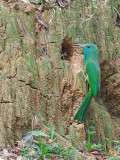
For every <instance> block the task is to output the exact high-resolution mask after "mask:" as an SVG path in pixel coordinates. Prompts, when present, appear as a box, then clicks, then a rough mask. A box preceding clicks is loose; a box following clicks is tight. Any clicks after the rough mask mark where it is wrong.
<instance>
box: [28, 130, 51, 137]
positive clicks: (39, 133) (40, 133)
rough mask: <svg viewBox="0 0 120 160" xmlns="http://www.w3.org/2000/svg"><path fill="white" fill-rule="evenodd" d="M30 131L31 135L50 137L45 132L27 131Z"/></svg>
mask: <svg viewBox="0 0 120 160" xmlns="http://www.w3.org/2000/svg"><path fill="white" fill-rule="evenodd" d="M28 133H30V134H31V135H33V136H44V137H50V136H48V135H47V134H46V133H44V132H42V131H31V132H28Z"/></svg>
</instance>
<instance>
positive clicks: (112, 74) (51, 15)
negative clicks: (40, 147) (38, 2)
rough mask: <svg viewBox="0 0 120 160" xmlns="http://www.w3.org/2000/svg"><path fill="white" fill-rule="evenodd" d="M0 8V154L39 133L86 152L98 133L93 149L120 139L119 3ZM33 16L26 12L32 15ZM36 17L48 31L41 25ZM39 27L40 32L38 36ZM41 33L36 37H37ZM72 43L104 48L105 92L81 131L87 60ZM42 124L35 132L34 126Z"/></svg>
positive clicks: (101, 57)
mask: <svg viewBox="0 0 120 160" xmlns="http://www.w3.org/2000/svg"><path fill="white" fill-rule="evenodd" d="M10 5H11V4H10V3H6V2H3V1H2V2H0V6H1V10H0V36H1V37H0V39H1V40H0V74H1V79H0V146H2V147H4V146H5V145H7V144H8V143H9V144H10V145H14V142H15V141H16V140H18V139H20V138H21V137H22V136H23V135H26V134H27V131H29V130H32V129H35V128H36V127H37V128H39V129H42V130H45V131H47V130H49V129H48V128H49V127H50V126H54V127H55V131H56V133H58V134H59V135H60V136H58V139H59V138H60V137H62V138H61V139H60V141H61V143H63V144H64V145H66V144H67V145H70V143H71V144H72V145H74V146H76V147H83V146H84V141H85V139H86V136H85V130H86V129H89V127H90V126H91V125H92V126H94V128H95V131H96V134H95V141H96V142H98V141H99V142H103V141H104V138H111V139H118V138H119V137H120V128H119V124H120V116H119V115H120V92H119V90H120V87H119V85H120V72H119V67H120V59H119V53H120V50H119V30H120V28H119V23H118V21H119V18H120V17H118V12H119V10H120V6H119V5H118V1H115V2H114V3H113V1H108V2H107V1H105V2H104V1H100V2H98V1H97V2H94V4H93V2H92V1H91V0H90V1H85V0H82V1H81V2H80V1H78V0H74V1H71V2H70V3H69V5H68V7H67V8H64V9H61V8H60V7H57V8H53V9H52V10H51V9H44V12H42V13H41V12H38V11H36V13H35V9H34V8H32V6H30V7H31V8H32V9H31V10H29V12H28V10H27V9H26V8H27V7H28V6H29V4H28V5H26V4H23V3H18V4H17V6H16V8H13V9H10ZM26 10H27V11H26ZM35 14H37V15H38V19H40V20H41V21H42V22H43V24H46V23H47V24H48V25H46V26H47V28H48V29H47V28H46V27H45V26H44V25H43V26H41V25H40V24H39V23H38V22H37V21H36V19H35ZM35 27H36V30H35ZM36 32H37V33H36ZM74 43H93V44H96V45H97V46H98V48H99V61H100V65H101V92H100V95H99V97H98V99H96V100H95V99H93V100H92V102H91V107H90V110H89V113H88V115H87V118H86V121H85V127H84V124H83V123H79V122H76V121H73V118H74V115H75V113H76V112H77V110H78V108H79V106H80V104H81V102H82V100H83V98H84V97H85V95H86V93H87V86H86V82H85V79H84V76H83V72H82V70H81V69H82V66H83V58H84V56H83V54H79V53H82V51H81V50H80V49H79V48H78V47H74V45H73V44H74ZM36 116H37V122H36V123H37V124H36V127H35V126H34V125H33V123H32V122H33V121H34V120H35V117H36Z"/></svg>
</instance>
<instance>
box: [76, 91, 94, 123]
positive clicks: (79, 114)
mask: <svg viewBox="0 0 120 160" xmlns="http://www.w3.org/2000/svg"><path fill="white" fill-rule="evenodd" d="M92 98H93V94H92V91H91V90H90V91H89V92H88V93H87V95H86V97H85V98H84V100H83V102H82V104H81V106H80V108H79V110H78V112H77V113H76V115H75V117H74V120H78V121H80V122H82V121H83V120H84V119H85V117H86V114H87V111H88V108H89V105H90V102H91V100H92Z"/></svg>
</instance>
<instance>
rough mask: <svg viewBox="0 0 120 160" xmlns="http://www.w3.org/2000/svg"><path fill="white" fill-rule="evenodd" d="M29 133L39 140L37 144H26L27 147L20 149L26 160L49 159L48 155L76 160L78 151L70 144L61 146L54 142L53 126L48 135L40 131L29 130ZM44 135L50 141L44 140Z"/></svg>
mask: <svg viewBox="0 0 120 160" xmlns="http://www.w3.org/2000/svg"><path fill="white" fill-rule="evenodd" d="M29 133H30V134H31V135H33V136H38V137H39V141H38V144H28V146H27V147H24V148H22V149H21V151H22V152H23V156H24V157H25V159H26V160H28V159H33V158H36V159H41V160H49V158H50V157H57V158H66V159H71V158H72V159H73V160H77V159H78V158H77V157H80V155H79V154H78V152H77V151H76V150H75V149H74V148H73V147H72V146H71V147H68V148H63V147H62V146H61V145H59V144H58V143H55V138H54V128H53V127H51V128H50V136H48V135H47V134H46V133H44V132H42V131H31V132H29ZM43 137H44V138H43ZM45 137H50V138H51V139H49V140H50V142H46V141H45Z"/></svg>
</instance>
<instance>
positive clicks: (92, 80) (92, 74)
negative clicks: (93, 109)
mask: <svg viewBox="0 0 120 160" xmlns="http://www.w3.org/2000/svg"><path fill="white" fill-rule="evenodd" d="M86 72H87V74H88V79H89V84H90V88H91V90H92V93H93V95H94V96H95V97H96V96H97V94H98V92H99V91H98V85H99V84H98V79H99V73H98V70H97V68H96V65H95V64H94V63H93V62H89V63H87V64H86Z"/></svg>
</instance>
